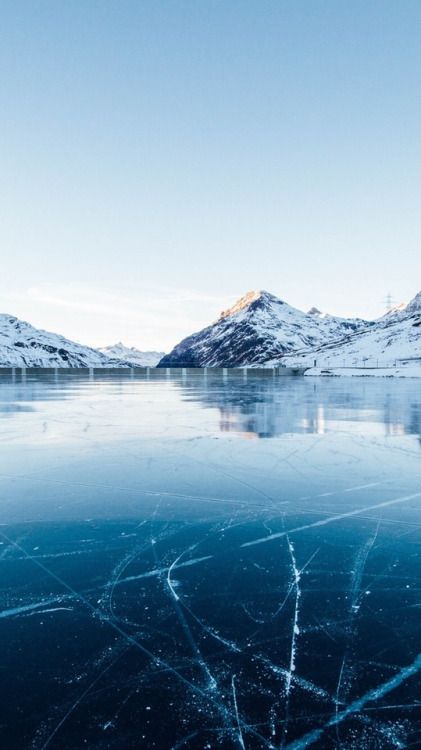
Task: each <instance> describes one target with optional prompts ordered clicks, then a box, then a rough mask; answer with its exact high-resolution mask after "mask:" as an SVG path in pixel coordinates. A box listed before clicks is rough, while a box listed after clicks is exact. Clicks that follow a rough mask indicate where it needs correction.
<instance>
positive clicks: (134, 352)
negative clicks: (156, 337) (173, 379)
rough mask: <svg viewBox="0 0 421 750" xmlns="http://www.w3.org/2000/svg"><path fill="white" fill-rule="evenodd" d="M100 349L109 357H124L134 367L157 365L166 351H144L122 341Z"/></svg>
mask: <svg viewBox="0 0 421 750" xmlns="http://www.w3.org/2000/svg"><path fill="white" fill-rule="evenodd" d="M99 351H100V352H102V353H103V354H105V355H106V356H107V357H113V358H116V359H123V360H124V361H125V362H128V363H129V364H130V365H132V366H133V367H156V366H157V364H158V362H159V360H160V359H162V357H164V356H165V352H142V351H140V349H136V348H135V347H134V346H131V347H129V346H124V344H122V343H121V341H120V342H119V343H118V344H113V345H112V346H104V347H102V348H100V349H99Z"/></svg>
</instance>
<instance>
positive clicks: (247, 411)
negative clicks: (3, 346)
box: [0, 370, 421, 750]
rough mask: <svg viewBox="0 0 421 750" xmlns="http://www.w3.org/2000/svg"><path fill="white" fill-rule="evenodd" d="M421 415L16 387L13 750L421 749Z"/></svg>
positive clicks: (66, 383) (363, 404) (2, 605)
mask: <svg viewBox="0 0 421 750" xmlns="http://www.w3.org/2000/svg"><path fill="white" fill-rule="evenodd" d="M420 436H421V392H420V389H419V386H417V381H415V380H414V381H411V380H394V381H390V380H382V379H376V380H368V379H364V380H360V379H356V380H351V379H349V380H348V379H346V380H345V379H340V380H336V379H334V380H330V379H324V380H317V379H313V378H308V379H307V378H298V377H295V378H288V377H274V376H273V374H272V373H271V372H270V371H267V372H258V371H252V372H250V371H249V372H245V373H244V372H237V371H213V370H207V371H203V370H202V371H200V370H199V371H186V370H172V371H165V370H144V371H137V372H133V371H127V372H126V371H119V372H117V373H115V372H114V373H113V372H107V371H100V372H99V371H98V372H97V371H95V372H93V371H92V372H91V373H87V372H82V371H78V372H75V371H71V370H69V371H67V372H64V371H63V372H60V371H56V372H54V371H49V372H38V373H36V372H34V371H27V372H26V373H22V372H21V371H18V370H16V371H5V372H3V373H2V374H1V375H0V441H1V454H0V455H1V465H0V510H1V514H0V523H1V526H0V637H1V643H2V659H1V662H0V667H1V669H0V684H1V694H0V697H1V700H0V737H1V747H2V748H3V747H4V748H7V750H24V749H25V748H28V749H29V748H31V750H44V749H47V748H49V749H50V750H78V749H79V748H85V747H87V748H90V749H91V748H95V749H97V748H101V750H105V749H107V750H108V748H117V749H118V750H131V748H159V749H165V750H166V749H168V750H170V749H173V750H175V749H180V750H181V749H182V748H183V749H185V750H196V748H197V749H206V748H207V749H210V748H212V749H213V748H221V749H225V748H228V749H229V748H233V749H235V748H240V749H242V750H258V749H260V748H276V749H277V750H302V749H303V748H314V750H330V749H332V750H339V749H341V750H376V749H377V748H379V749H380V748H381V749H384V750H389V748H390V749H391V748H406V747H408V748H409V747H411V748H415V747H420V746H421V656H420V654H421V632H420V624H419V623H420V612H421V593H420V592H421V587H420V549H421V547H420V542H421V481H420V477H421V470H420V469H421V443H420V440H421V437H420Z"/></svg>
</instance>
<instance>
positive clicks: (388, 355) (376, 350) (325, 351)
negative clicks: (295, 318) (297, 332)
mask: <svg viewBox="0 0 421 750" xmlns="http://www.w3.org/2000/svg"><path fill="white" fill-rule="evenodd" d="M418 358H420V359H421V292H419V293H418V294H417V295H416V296H415V297H414V299H413V300H411V302H409V303H408V305H406V307H402V308H400V309H398V310H395V311H392V312H390V313H387V314H386V315H384V316H383V317H382V318H380V319H379V320H377V321H375V322H374V323H373V325H372V326H371V327H370V328H368V329H362V330H359V331H356V332H353V333H349V334H347V335H346V336H344V337H342V338H341V339H340V340H336V341H331V342H328V343H325V344H322V345H320V346H317V347H312V348H311V350H309V351H303V352H299V353H297V354H293V355H290V356H286V357H284V358H283V359H282V364H285V365H288V366H290V365H300V366H304V367H312V366H313V365H314V362H316V367H317V368H323V367H377V366H381V367H389V366H395V365H399V364H400V363H403V362H408V363H409V364H410V363H411V362H413V363H415V364H416V362H417V359H418Z"/></svg>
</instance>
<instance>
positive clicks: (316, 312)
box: [307, 307, 322, 318]
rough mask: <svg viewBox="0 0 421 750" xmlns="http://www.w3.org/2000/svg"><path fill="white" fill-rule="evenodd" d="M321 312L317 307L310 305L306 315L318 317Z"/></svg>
mask: <svg viewBox="0 0 421 750" xmlns="http://www.w3.org/2000/svg"><path fill="white" fill-rule="evenodd" d="M321 314H322V312H321V310H319V309H318V308H317V307H310V310H309V311H308V313H307V315H314V317H315V318H318V317H320V315H321Z"/></svg>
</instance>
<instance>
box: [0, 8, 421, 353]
mask: <svg viewBox="0 0 421 750" xmlns="http://www.w3.org/2000/svg"><path fill="white" fill-rule="evenodd" d="M420 41H421V3H420V2H419V1H418V0H416V2H415V1H414V2H412V1H409V0H399V2H398V0H396V1H395V2H390V1H389V0H382V2H380V1H379V2H377V1H375V0H364V2H360V1H359V0H352V2H350V1H348V0H347V1H346V2H345V0H311V2H310V1H309V0H306V2H301V1H300V0H294V1H292V0H291V1H288V2H287V1H283V0H276V1H273V2H272V1H269V0H254V1H253V2H251V1H250V0H240V1H238V0H223V1H222V0H221V1H220V0H206V2H205V1H204V0H167V1H166V2H161V1H160V0H150V1H149V0H145V1H143V0H135V1H133V2H132V1H131V0H115V2H110V1H109V0H100V1H96V0H81V1H79V0H63V2H56V1H55V0H54V2H52V1H51V2H50V1H46V0H36V2H33V1H32V0H31V1H30V2H29V0H28V1H25V0H21V1H19V0H18V1H17V0H13V1H11V0H2V2H1V4H0V159H1V181H0V197H1V203H0V253H1V281H0V310H2V311H4V312H10V313H12V314H15V315H18V316H19V317H23V318H25V319H27V320H30V322H32V323H33V324H34V325H37V326H41V327H44V328H48V329H50V330H55V331H58V332H61V333H64V334H65V335H67V336H69V337H72V338H75V339H77V340H81V341H83V342H85V343H89V344H92V345H102V344H108V343H113V342H114V341H115V340H118V339H122V340H123V341H124V342H126V343H128V344H131V345H138V346H140V347H141V348H160V349H168V348H169V347H170V346H171V345H172V344H174V343H175V342H176V341H177V340H179V339H180V338H181V337H182V336H184V335H186V334H187V333H190V332H191V331H193V330H197V329H198V328H200V327H202V326H203V325H205V324H207V323H208V322H210V321H211V320H212V319H214V318H215V316H216V315H217V314H218V312H219V310H220V309H223V308H224V307H226V306H227V305H228V304H230V303H231V302H233V301H234V299H235V298H236V297H238V296H240V295H242V294H244V293H245V292H246V291H248V290H250V289H262V288H263V289H268V290H269V291H272V292H273V293H274V294H277V295H279V296H280V297H282V298H283V299H285V300H286V301H288V302H290V304H293V305H295V306H296V307H299V308H301V309H307V308H309V307H311V306H312V305H316V306H318V307H320V308H321V309H323V310H326V311H329V312H333V313H336V314H340V315H361V316H366V317H376V316H378V315H380V314H381V313H382V312H383V308H384V306H383V305H382V299H383V297H384V296H385V294H386V293H387V292H388V291H389V290H390V291H391V292H392V293H393V295H394V297H395V298H396V300H397V301H406V300H408V299H409V298H410V297H412V296H414V295H415V293H416V292H417V291H419V290H420V289H421V211H420V208H419V207H420V185H421V127H420V122H421V87H420V80H421V44H420Z"/></svg>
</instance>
